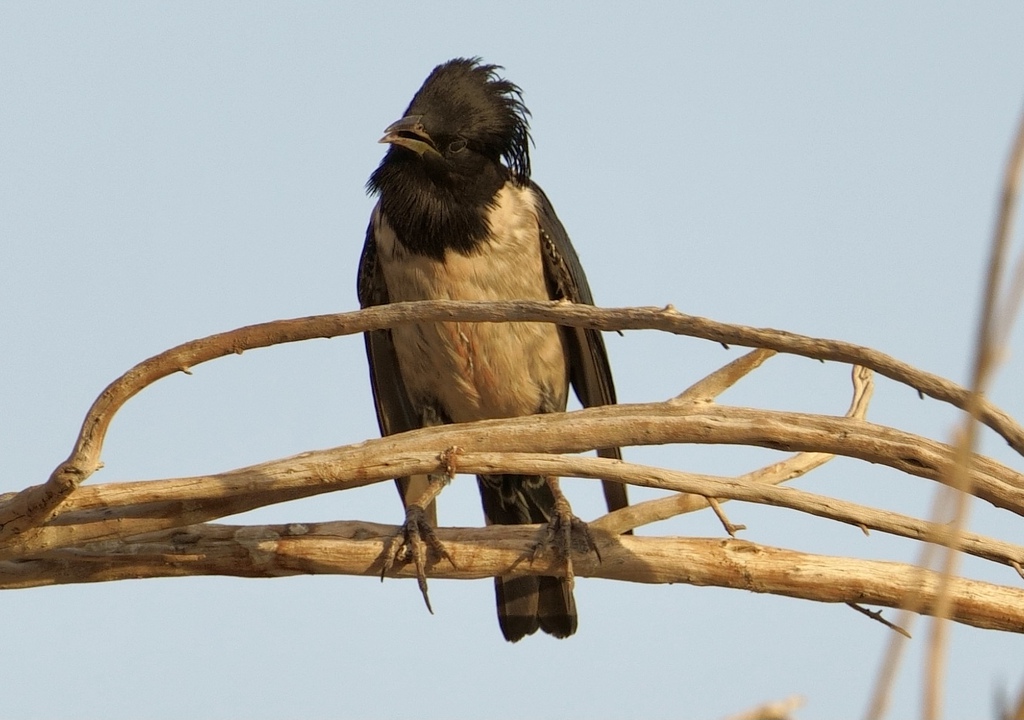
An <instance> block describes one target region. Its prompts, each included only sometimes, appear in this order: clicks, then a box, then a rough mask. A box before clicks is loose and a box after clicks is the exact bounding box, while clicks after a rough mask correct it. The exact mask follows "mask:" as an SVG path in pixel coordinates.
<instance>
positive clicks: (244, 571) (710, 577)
mask: <svg viewBox="0 0 1024 720" xmlns="http://www.w3.org/2000/svg"><path fill="white" fill-rule="evenodd" d="M397 530H398V528H396V527H394V526H390V525H377V524H373V523H362V522H348V523H321V524H300V523H292V524H290V525H277V526H263V527H245V526H242V527H239V526H228V525H208V526H197V527H195V526H194V527H189V528H183V529H181V530H176V531H171V532H164V533H159V534H155V535H153V536H151V537H149V538H145V539H139V540H138V541H137V542H134V543H131V544H128V545H122V544H120V543H115V542H111V543H106V544H104V543H99V544H96V545H95V546H91V547H89V548H83V549H71V550H59V551H54V552H52V553H49V554H47V555H46V556H44V557H40V558H36V559H31V560H23V561H19V562H3V563H0V588H21V587H33V586H38V585H48V584H55V583H66V582H101V581H108V580H122V579H128V578H143V577H174V576H183V575H227V576H236V577H282V576H288V575H298V574H327V573H334V574H346V575H379V574H380V572H381V558H382V556H383V553H384V552H385V548H387V547H388V546H389V542H390V540H391V539H392V538H393V537H394V535H395V533H396V532H397ZM538 532H542V530H541V529H540V528H539V527H538V526H498V525H493V526H490V527H487V528H480V529H439V530H438V531H437V534H438V537H439V539H440V540H441V541H442V542H443V543H444V544H445V547H446V548H447V550H448V552H449V553H450V554H451V555H452V557H453V558H454V560H455V564H456V566H457V567H452V566H451V565H450V564H448V563H446V562H442V563H439V564H436V565H434V566H432V567H431V568H430V570H429V575H430V576H431V577H435V578H461V579H474V578H487V577H493V576H495V575H514V574H518V573H535V574H544V575H559V574H562V573H563V572H564V563H563V562H562V561H561V560H558V559H556V558H552V557H547V556H545V557H540V558H537V559H536V560H535V561H533V562H531V561H530V559H529V558H530V557H531V556H532V552H533V547H534V546H535V544H536V541H537V534H538ZM594 537H595V540H596V542H597V543H598V546H599V549H600V551H601V558H602V560H601V561H600V562H598V560H597V559H596V556H595V555H594V554H593V553H586V554H577V555H574V557H573V569H574V572H575V573H576V575H578V576H580V577H600V578H606V579H612V580H625V581H630V582H642V583H685V584H688V585H700V586H715V587H726V588H735V589H740V590H749V591H752V592H759V593H772V594H775V595H785V596H789V597H794V598H802V599H806V600H815V601H818V602H842V603H850V602H853V603H858V604H869V605H880V606H883V607H894V608H895V607H901V605H902V604H903V603H904V601H905V599H906V598H914V600H915V601H919V602H921V606H920V610H919V611H920V612H922V613H924V614H930V613H931V611H932V609H933V607H934V604H935V602H936V600H937V596H936V588H937V585H938V580H939V578H938V574H937V573H933V572H929V571H925V570H921V569H919V568H915V567H914V566H912V565H906V564H903V563H896V562H881V561H873V560H855V559H850V558H835V557H828V556H824V555H813V554H809V553H801V552H795V551H792V550H785V549H780V548H773V547H767V546H763V545H757V544H754V543H750V542H747V541H744V540H732V539H727V540H711V539H682V538H653V537H636V536H628V535H618V536H612V535H607V534H604V533H595V535H594ZM388 574H389V575H390V576H392V577H408V578H411V577H415V568H414V567H413V566H412V565H411V564H406V565H403V566H400V565H397V564H396V565H395V566H394V567H393V568H392V569H391V571H390V572H389V573H388ZM949 592H950V593H951V596H952V599H953V604H952V618H953V619H954V620H957V621H958V622H961V623H964V624H967V625H973V626H975V627H980V628H988V629H994V630H1006V631H1010V632H1024V590H1018V589H1015V588H1009V587H1003V586H1000V585H993V584H990V583H985V582H979V581H974V580H964V579H955V580H954V581H953V582H952V584H951V585H950V587H949Z"/></svg>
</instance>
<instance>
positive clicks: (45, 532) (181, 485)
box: [0, 403, 1024, 561]
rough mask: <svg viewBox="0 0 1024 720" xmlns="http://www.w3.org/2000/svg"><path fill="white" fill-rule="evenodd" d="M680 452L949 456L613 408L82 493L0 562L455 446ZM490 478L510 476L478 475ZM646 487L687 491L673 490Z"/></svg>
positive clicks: (987, 474)
mask: <svg viewBox="0 0 1024 720" xmlns="http://www.w3.org/2000/svg"><path fill="white" fill-rule="evenodd" d="M687 442H699V443H722V444H738V445H759V446H762V447H768V448H773V449H778V450H790V451H794V450H796V451H809V452H825V453H830V454H836V455H847V456H850V457H855V458H860V459H862V460H866V461H868V462H873V463H880V464H885V465H889V466H891V467H894V468H897V469H899V470H902V471H904V472H908V473H910V474H913V475H918V476H921V477H925V478H929V479H932V480H937V481H940V482H941V481H942V480H943V479H944V477H945V467H946V464H947V463H948V461H949V458H950V457H951V454H952V450H951V449H950V448H949V447H948V446H946V445H943V444H941V443H937V442H934V441H932V440H927V439H925V438H921V437H918V436H915V435H912V434H909V433H904V432H901V431H899V430H895V429H893V428H888V427H884V426H881V425H875V424H873V423H868V422H864V421H862V420H857V419H852V418H841V417H831V416H822V415H809V414H804V413H784V412H774V411H767V410H752V409H749V408H735V407H721V406H708V405H705V404H699V405H690V406H676V405H667V404H664V403H661V404H650V405H616V406H607V407H602V408H591V409H588V410H579V411H576V412H572V413H551V414H547V415H536V416H531V417H524V418H516V419H512V420H500V421H483V422H477V423H467V424H463V425H457V426H456V425H447V426H440V427H433V428H424V429H422V430H416V431H413V432H409V433H402V434H399V435H392V436H390V437H386V438H379V439H375V440H368V441H365V442H362V443H358V444H356V445H349V446H345V447H341V448H336V449H333V450H321V451H316V452H308V453H303V454H301V455H297V456H295V457H292V458H287V459H284V460H276V461H273V462H268V463H264V464H261V465H256V466H253V467H250V468H244V469H241V470H234V471H231V472H228V473H223V474H220V475H210V476H204V477H194V478H184V479H177V480H163V481H150V482H135V483H117V484H110V485H99V486H93V487H90V486H86V487H83V488H81V489H80V490H79V491H78V492H76V493H75V494H74V495H73V496H71V497H70V498H69V499H68V500H67V501H66V502H65V503H64V505H63V506H62V507H61V508H60V513H59V514H58V515H57V516H56V517H55V518H54V519H53V520H51V521H50V522H49V523H47V524H45V525H44V526H43V527H40V528H36V529H34V530H33V531H31V532H28V533H24V534H22V535H21V536H19V537H17V538H15V541H14V542H10V541H9V542H8V543H7V544H6V545H5V546H4V547H3V548H0V558H14V557H19V556H24V555H26V554H35V553H38V552H40V551H43V550H49V549H53V548H57V547H63V546H68V545H80V544H83V543H86V542H92V541H95V540H99V539H103V538H109V537H122V538H123V537H128V536H132V535H137V534H139V533H142V532H151V531H156V530H161V529H165V528H171V527H181V526H183V525H188V524H194V523H198V522H204V521H207V520H214V519H217V518H219V517H223V516H225V515H230V514H235V513H240V512H244V511H246V510H251V509H254V508H257V507H262V506H265V505H270V504H275V503H279V502H283V501H285V500H294V499H298V498H302V497H310V496H312V495H317V494H320V493H324V492H332V491H337V490H342V489H345V488H351V487H359V486H362V485H366V484H370V483H373V482H380V481H382V480H389V479H391V478H394V477H401V476H406V475H413V474H418V473H427V472H443V471H444V470H445V469H446V468H445V467H443V463H442V461H441V459H440V458H441V455H442V454H443V453H445V452H446V451H447V450H448V449H449V448H452V447H455V446H457V447H459V448H461V450H462V452H463V453H464V454H465V455H466V456H467V460H468V456H469V454H471V453H485V452H509V453H541V454H552V453H575V452H584V451H587V450H591V449H593V448H595V447H610V446H612V445H618V444H621V445H650V444H665V443H687ZM461 457H462V456H461V455H459V454H456V455H454V456H453V458H454V462H455V463H456V465H457V467H456V468H455V469H456V470H457V471H458V472H474V473H475V472H478V471H479V468H477V467H474V466H472V465H470V464H468V462H466V461H463V460H462V459H461ZM585 460H588V459H587V458H559V457H557V456H552V457H549V458H547V462H548V463H549V464H550V467H551V468H554V467H555V466H556V465H557V464H558V463H569V464H563V465H561V466H559V467H560V468H561V469H563V470H566V472H560V471H558V470H554V469H551V470H550V472H544V473H538V474H564V475H573V474H579V475H583V474H585V472H584V464H583V463H584V461H585ZM591 460H592V459H591ZM618 465H619V463H617V462H615V461H608V462H606V463H604V464H602V465H600V466H598V469H597V470H594V471H593V472H594V473H598V475H597V476H599V477H600V476H601V475H600V474H601V473H604V474H605V476H607V478H608V479H615V473H614V469H615V468H616V467H617V466H618ZM623 465H625V464H623ZM498 470H505V471H509V470H513V468H510V467H504V468H497V467H495V468H488V469H486V470H484V471H485V472H495V471H498ZM666 472H667V471H666ZM971 478H972V483H973V488H974V492H975V493H976V495H977V496H978V497H980V498H983V499H985V500H987V501H989V502H991V503H993V504H994V505H996V506H997V507H1002V508H1005V509H1008V510H1011V511H1013V512H1016V513H1017V514H1024V489H1022V488H1024V476H1021V475H1020V474H1019V473H1016V472H1014V471H1013V470H1010V469H1009V468H1006V467H1004V466H1002V465H1000V464H999V463H997V462H995V461H993V460H990V459H987V458H981V457H979V458H977V459H976V460H975V462H974V463H973V467H972V473H971ZM631 482H639V480H636V479H633V480H631ZM719 482H722V481H721V480H719ZM653 486H654V487H664V489H669V490H683V491H685V492H693V490H691V489H688V488H683V487H681V486H668V485H660V486H659V485H653ZM765 488H766V486H764V485H756V486H753V489H754V490H756V491H757V492H764V491H765ZM726 490H727V488H725V487H722V488H720V489H714V490H706V491H705V492H703V493H702V494H704V495H707V496H711V497H722V498H727V497H732V496H733V495H731V494H730V493H729V492H726ZM752 491H753V490H752ZM1015 560H1017V561H1019V560H1020V559H1019V558H1015Z"/></svg>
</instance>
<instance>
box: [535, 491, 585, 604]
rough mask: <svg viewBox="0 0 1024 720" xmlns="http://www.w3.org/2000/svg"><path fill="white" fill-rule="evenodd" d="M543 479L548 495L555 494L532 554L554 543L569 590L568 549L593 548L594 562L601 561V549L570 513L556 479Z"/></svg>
mask: <svg viewBox="0 0 1024 720" xmlns="http://www.w3.org/2000/svg"><path fill="white" fill-rule="evenodd" d="M544 482H545V483H547V486H548V488H550V489H551V494H552V495H554V496H555V504H554V507H553V508H552V511H551V520H549V521H548V527H547V532H546V533H545V535H544V539H543V540H541V541H540V542H539V543H537V545H536V546H535V547H534V549H533V556H534V558H536V557H537V555H539V554H540V553H541V552H542V551H543V550H545V549H547V548H549V547H552V546H554V548H555V551H556V552H557V553H558V555H559V557H561V558H562V559H564V560H565V576H566V578H567V579H568V580H569V588H570V589H572V587H573V585H574V584H575V580H574V575H573V571H572V551H573V550H574V549H575V550H579V551H580V552H590V551H591V550H593V551H594V554H595V555H597V560H598V562H600V561H601V552H600V551H599V550H598V549H597V545H596V544H595V543H594V539H593V537H591V535H590V528H589V527H587V524H586V523H585V522H583V521H582V520H580V519H579V518H578V517H576V516H575V515H574V514H573V512H572V508H571V507H570V506H569V501H568V500H566V498H565V495H564V494H563V493H562V488H561V487H559V485H558V478H557V477H552V476H550V475H549V476H546V477H545V478H544ZM574 539H575V541H576V542H575V543H574V542H573V540H574Z"/></svg>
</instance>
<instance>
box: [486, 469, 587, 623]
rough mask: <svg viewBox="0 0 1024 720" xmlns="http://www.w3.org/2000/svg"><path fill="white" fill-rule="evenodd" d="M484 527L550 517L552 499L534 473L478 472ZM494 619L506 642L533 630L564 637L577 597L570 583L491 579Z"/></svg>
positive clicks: (546, 579)
mask: <svg viewBox="0 0 1024 720" xmlns="http://www.w3.org/2000/svg"><path fill="white" fill-rule="evenodd" d="M477 484H478V485H479V486H480V498H481V499H482V500H483V506H484V516H485V517H486V519H487V523H488V524H489V525H530V524H536V523H541V524H543V523H546V522H548V521H549V520H550V519H551V511H552V509H553V508H554V504H555V498H554V495H552V494H551V489H550V488H549V487H548V485H547V483H546V482H544V478H542V477H540V476H539V475H478V476H477ZM494 592H495V596H496V599H497V604H498V623H499V624H500V625H501V632H502V633H503V634H504V635H505V639H506V640H508V641H509V642H516V641H517V640H521V639H523V638H524V637H526V636H527V635H532V634H533V633H535V632H537V630H538V629H539V630H543V631H544V632H546V633H548V634H550V635H554V636H555V637H557V638H565V637H569V636H570V635H572V634H573V633H574V632H576V622H577V619H576V601H575V600H574V599H573V596H572V590H571V589H570V588H569V581H568V580H567V579H566V578H560V577H547V576H544V577H541V576H537V575H521V576H517V577H498V578H495V579H494Z"/></svg>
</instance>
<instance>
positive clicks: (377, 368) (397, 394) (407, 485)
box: [356, 211, 437, 525]
mask: <svg viewBox="0 0 1024 720" xmlns="http://www.w3.org/2000/svg"><path fill="white" fill-rule="evenodd" d="M376 216H377V212H376V211H374V214H373V217H372V218H371V219H370V226H369V227H368V228H367V229H366V242H365V243H364V244H363V253H362V255H361V256H360V258H359V274H358V279H357V281H356V284H357V292H358V294H359V306H360V307H364V308H366V307H372V306H374V305H386V304H387V303H388V302H390V299H389V298H388V289H387V285H386V284H385V283H384V276H383V275H382V274H381V271H380V263H379V262H378V261H377V241H376V239H375V237H374V233H373V226H374V218H376ZM364 340H365V341H366V359H367V361H368V362H369V366H370V386H371V388H372V389H373V401H374V404H375V405H376V408H377V424H378V425H379V426H380V433H381V435H394V434H395V433H400V432H406V431H407V430H416V429H418V428H419V427H421V426H422V424H423V423H422V420H421V417H420V414H419V413H417V412H416V409H415V408H414V407H413V405H412V402H411V401H410V400H409V394H408V393H407V392H406V389H405V382H404V381H403V380H402V373H401V371H400V370H399V367H398V355H397V354H396V353H395V344H394V342H393V341H392V339H391V331H390V330H371V331H370V332H368V333H364ZM395 482H397V483H398V492H399V494H400V495H401V496H402V501H403V502H404V503H408V502H409V501H410V500H413V499H415V498H416V497H418V496H419V495H420V494H421V493H422V492H423V491H424V490H425V489H426V487H427V476H426V475H414V476H412V477H404V478H395ZM426 515H427V519H428V520H429V521H430V523H431V524H432V525H437V506H436V505H435V504H434V503H431V504H430V506H429V507H428V508H427V510H426Z"/></svg>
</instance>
